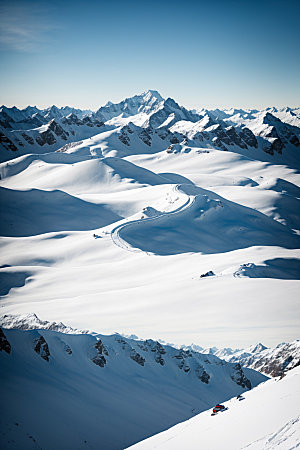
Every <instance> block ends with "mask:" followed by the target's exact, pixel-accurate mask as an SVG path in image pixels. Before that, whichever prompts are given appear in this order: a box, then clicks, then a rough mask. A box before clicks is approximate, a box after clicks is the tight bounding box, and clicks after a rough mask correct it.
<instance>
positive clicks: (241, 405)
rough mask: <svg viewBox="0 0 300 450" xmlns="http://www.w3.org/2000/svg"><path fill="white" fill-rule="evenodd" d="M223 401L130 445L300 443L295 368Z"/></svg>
mask: <svg viewBox="0 0 300 450" xmlns="http://www.w3.org/2000/svg"><path fill="white" fill-rule="evenodd" d="M243 397H244V400H241V401H239V400H237V399H236V398H233V399H231V400H230V401H228V402H225V403H224V405H225V406H227V407H228V410H226V411H224V412H222V413H218V414H217V415H216V416H211V411H205V412H203V413H201V414H199V415H198V416H196V417H194V418H192V419H190V420H188V421H186V422H183V423H180V424H178V425H176V426H175V427H173V428H171V429H169V430H167V431H165V432H163V433H160V434H158V435H156V436H153V437H152V438H150V439H147V440H145V441H143V442H140V443H138V444H136V445H134V446H132V447H130V448H132V449H145V450H146V449H154V448H155V449H166V450H167V449H168V450H182V449H187V450H192V449H195V450H196V449H197V450H198V449H205V450H216V449H218V448H223V449H230V450H242V449H247V450H275V449H276V450H292V449H296V448H299V447H300V415H299V414H300V410H299V400H300V368H299V367H297V368H295V369H292V370H291V371H289V372H288V373H287V374H286V376H285V377H284V378H282V379H279V378H276V379H272V380H268V381H266V382H265V383H263V384H260V385H259V386H258V387H256V388H255V389H253V390H252V391H250V392H247V393H245V394H244V395H243Z"/></svg>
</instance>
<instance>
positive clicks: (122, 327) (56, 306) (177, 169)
mask: <svg viewBox="0 0 300 450" xmlns="http://www.w3.org/2000/svg"><path fill="white" fill-rule="evenodd" d="M116 130H117V131H116ZM116 130H113V131H109V132H107V131H105V132H103V133H100V134H98V135H96V136H94V137H93V138H91V139H86V140H84V141H81V142H80V143H79V144H78V145H77V146H76V145H74V146H73V147H72V148H71V149H70V150H68V152H66V153H55V152H53V153H47V154H43V155H39V154H34V155H33V154H28V155H24V156H21V157H19V158H16V159H13V160H10V161H8V162H4V163H2V164H1V165H0V173H1V181H0V194H1V198H0V202H1V210H2V212H3V213H2V218H1V223H0V232H1V235H2V238H1V256H0V258H1V269H0V282H1V295H2V297H1V315H3V314H6V313H11V314H23V313H33V312H34V313H36V314H37V315H38V316H39V317H40V318H41V319H46V320H55V321H63V322H64V323H66V324H68V325H70V326H73V327H77V328H85V329H90V330H93V331H96V332H101V333H103V334H111V333H113V332H115V331H117V332H118V333H124V334H127V335H131V334H135V335H137V336H139V337H140V338H149V337H151V338H153V339H163V340H164V341H166V342H169V343H175V344H186V345H188V344H191V343H196V344H199V345H202V346H212V345H216V346H217V347H221V348H222V347H224V346H233V347H246V346H249V345H250V344H253V343H255V342H256V341H257V340H260V341H262V342H263V343H264V344H266V345H270V346H272V345H277V344H278V342H280V341H291V340H294V339H296V338H298V331H299V302H298V298H299V243H300V237H299V234H297V229H299V197H300V196H299V187H298V186H299V182H300V177H299V174H298V172H297V170H296V169H294V168H290V167H289V166H288V164H286V165H284V164H278V161H277V160H276V159H275V160H273V159H272V156H271V155H269V162H268V161H262V160H259V159H252V158H251V155H250V153H249V157H247V156H245V155H242V154H240V153H235V152H230V151H222V150H216V149H212V148H211V149H203V148H199V147H189V148H187V147H186V146H184V145H179V144H178V145H177V147H176V148H177V150H176V152H173V153H167V152H166V149H162V144H161V143H160V144H159V145H158V144H157V145H156V144H155V142H154V144H153V146H152V147H151V149H150V150H149V151H148V150H147V148H146V147H147V146H146V145H145V144H141V143H136V142H135V140H134V137H133V138H132V146H131V147H130V148H128V147H126V146H125V145H124V144H122V143H121V142H120V140H118V139H117V137H116V136H115V134H116V133H117V132H118V129H116ZM157 139H158V138H157ZM140 142H141V141H140ZM257 152H258V150H257ZM244 153H245V152H244ZM261 153H263V152H261ZM265 157H266V154H264V158H265ZM276 161H277V162H276ZM209 271H212V272H213V274H214V275H213V276H210V277H201V275H203V274H205V273H207V272H209Z"/></svg>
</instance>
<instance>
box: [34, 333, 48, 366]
mask: <svg viewBox="0 0 300 450" xmlns="http://www.w3.org/2000/svg"><path fill="white" fill-rule="evenodd" d="M34 343H35V344H34V347H33V349H34V351H35V352H36V353H37V354H38V355H40V357H41V358H43V359H44V360H45V361H47V362H49V357H50V351H49V347H48V344H47V342H46V341H45V339H44V337H43V336H40V337H39V338H37V339H35V341H34Z"/></svg>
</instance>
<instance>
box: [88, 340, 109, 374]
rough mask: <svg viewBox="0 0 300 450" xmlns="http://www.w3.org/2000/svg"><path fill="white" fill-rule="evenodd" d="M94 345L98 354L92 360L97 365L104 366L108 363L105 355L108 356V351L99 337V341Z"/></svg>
mask: <svg viewBox="0 0 300 450" xmlns="http://www.w3.org/2000/svg"><path fill="white" fill-rule="evenodd" d="M94 347H95V349H96V350H97V354H96V356H94V357H93V358H92V361H93V363H94V364H96V365H97V366H100V367H104V366H105V364H106V359H105V356H104V355H106V356H108V351H107V349H106V348H105V347H104V345H103V343H102V341H101V339H99V341H98V342H97V343H96V344H95V345H94Z"/></svg>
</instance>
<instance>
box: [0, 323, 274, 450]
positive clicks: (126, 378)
mask: <svg viewBox="0 0 300 450" xmlns="http://www.w3.org/2000/svg"><path fill="white" fill-rule="evenodd" d="M7 320H9V318H6V321H7ZM26 320H27V322H28V323H29V325H30V324H31V325H32V324H35V323H36V322H37V321H38V319H37V318H36V317H32V316H31V317H27V318H24V317H23V319H22V321H23V323H21V322H20V321H19V325H21V326H24V322H26ZM15 324H16V321H15ZM44 325H46V326H48V325H47V324H44ZM52 325H53V324H52ZM57 325H58V326H59V327H60V328H61V329H63V330H64V331H67V332H68V333H70V332H71V333H72V330H68V329H67V328H66V327H63V325H62V324H54V326H57ZM3 331H4V333H3V332H2V331H1V330H0V378H1V382H0V392H1V405H2V413H1V418H0V423H1V427H0V428H1V431H0V446H1V449H3V450H4V449H5V450H6V449H14V448H16V449H22V450H23V449H24V450H26V449H36V448H43V449H45V450H53V449H54V448H60V449H62V448H63V449H66V450H73V449H75V448H80V449H81V448H89V449H99V448H101V449H105V450H109V449H112V450H117V449H121V448H124V447H126V446H128V445H131V444H133V443H134V442H137V441H139V440H141V439H144V438H146V437H148V436H151V435H153V434H154V433H157V432H159V431H162V430H164V429H166V428H169V427H170V426H172V425H174V424H175V423H177V422H178V421H182V420H185V419H187V418H190V417H192V416H193V415H195V414H197V413H199V412H200V411H203V410H205V409H207V408H209V407H211V406H213V404H214V403H215V402H218V401H224V400H227V399H229V398H230V397H232V396H233V395H238V394H240V393H242V392H245V391H247V390H248V387H249V386H250V382H249V381H250V380H251V384H252V386H256V385H257V384H258V383H261V382H263V381H264V380H265V379H266V377H265V376H263V375H262V374H259V373H257V372H255V371H253V370H251V369H245V371H242V370H241V368H240V366H239V365H236V364H230V363H226V362H224V361H221V360H220V359H219V358H217V357H215V356H207V355H201V354H199V353H196V352H185V351H182V350H181V351H180V350H178V349H175V348H172V347H170V346H162V345H161V344H159V343H158V342H155V341H152V340H147V341H137V340H132V339H126V338H124V337H122V336H120V335H118V334H115V335H112V336H103V335H95V334H94V335H92V334H78V333H77V334H66V333H62V332H56V331H53V330H49V329H47V330H43V329H42V330H36V329H34V330H29V331H24V330H15V329H4V330H3ZM247 386H248V387H247Z"/></svg>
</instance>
